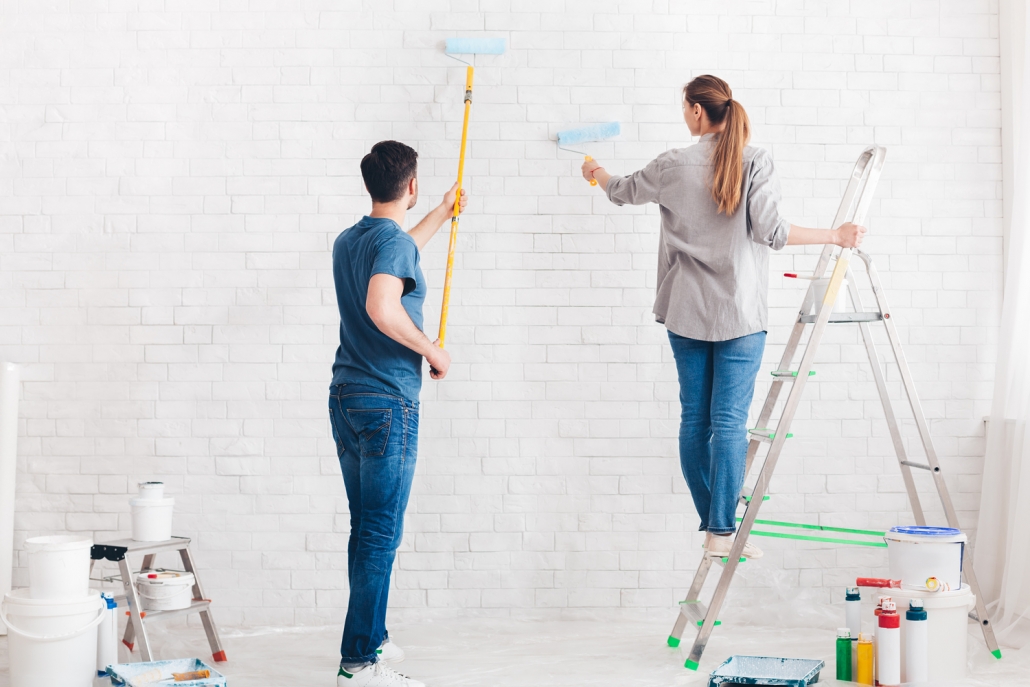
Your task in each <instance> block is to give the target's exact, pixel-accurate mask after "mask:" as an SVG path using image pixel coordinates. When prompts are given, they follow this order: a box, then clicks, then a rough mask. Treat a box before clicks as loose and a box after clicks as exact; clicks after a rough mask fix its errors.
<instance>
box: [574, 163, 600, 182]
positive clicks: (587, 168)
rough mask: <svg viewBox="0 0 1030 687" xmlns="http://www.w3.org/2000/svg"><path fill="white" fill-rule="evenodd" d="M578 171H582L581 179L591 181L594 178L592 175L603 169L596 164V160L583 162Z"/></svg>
mask: <svg viewBox="0 0 1030 687" xmlns="http://www.w3.org/2000/svg"><path fill="white" fill-rule="evenodd" d="M580 169H581V170H582V171H583V178H584V179H586V180H587V181H591V180H592V179H593V178H594V173H595V172H596V171H597V170H599V169H603V168H602V167H601V165H599V164H597V160H584V161H583V166H582V167H580Z"/></svg>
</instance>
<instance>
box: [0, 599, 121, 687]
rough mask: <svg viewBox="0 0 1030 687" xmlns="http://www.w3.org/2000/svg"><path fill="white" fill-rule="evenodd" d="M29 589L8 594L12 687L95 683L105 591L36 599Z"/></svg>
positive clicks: (3, 614)
mask: <svg viewBox="0 0 1030 687" xmlns="http://www.w3.org/2000/svg"><path fill="white" fill-rule="evenodd" d="M28 591H29V590H28V589H15V590H14V591H12V592H10V593H9V594H7V595H6V596H4V600H3V604H2V605H0V618H2V619H3V622H4V624H5V625H6V626H7V630H8V638H7V642H8V656H9V658H10V662H11V666H10V675H11V687H41V686H42V685H47V686H50V685H53V686H54V687H56V686H57V685H60V687H92V685H93V678H94V677H96V664H97V625H99V624H100V623H101V622H102V621H103V619H104V611H103V608H104V604H103V603H102V602H101V600H100V593H99V592H97V591H94V590H89V591H88V592H87V593H86V594H84V595H82V596H81V597H79V598H72V599H69V598H63V599H33V598H31V597H30V596H29V594H28Z"/></svg>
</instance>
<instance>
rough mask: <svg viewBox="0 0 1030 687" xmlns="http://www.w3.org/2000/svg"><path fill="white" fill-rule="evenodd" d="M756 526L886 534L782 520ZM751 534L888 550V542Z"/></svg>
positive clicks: (784, 534)
mask: <svg viewBox="0 0 1030 687" xmlns="http://www.w3.org/2000/svg"><path fill="white" fill-rule="evenodd" d="M742 521H743V518H737V522H742ZM755 524H756V525H769V526H772V527H786V528H792V529H802V530H817V531H823V532H842V533H844V534H854V535H858V536H862V537H882V536H884V534H886V533H885V532H880V531H877V530H856V529H852V528H850V527H830V526H829V525H809V524H807V523H801V522H784V521H782V520H755ZM751 534H753V535H755V536H757V537H775V538H777V539H795V540H797V541H815V542H824V543H827V544H850V545H852V546H872V547H874V548H881V549H885V548H887V542H884V541H862V540H861V539H841V538H839V537H813V536H810V535H807V534H792V533H789V532H769V531H766V530H751Z"/></svg>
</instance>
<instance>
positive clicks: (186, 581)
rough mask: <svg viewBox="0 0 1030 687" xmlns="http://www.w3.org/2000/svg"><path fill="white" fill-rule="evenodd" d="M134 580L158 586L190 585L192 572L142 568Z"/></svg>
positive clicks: (192, 579)
mask: <svg viewBox="0 0 1030 687" xmlns="http://www.w3.org/2000/svg"><path fill="white" fill-rule="evenodd" d="M136 581H137V582H139V583H141V584H149V585H151V586H158V587H192V586H193V584H194V578H193V573H188V572H177V571H175V570H144V571H142V572H140V573H138V574H137V575H136Z"/></svg>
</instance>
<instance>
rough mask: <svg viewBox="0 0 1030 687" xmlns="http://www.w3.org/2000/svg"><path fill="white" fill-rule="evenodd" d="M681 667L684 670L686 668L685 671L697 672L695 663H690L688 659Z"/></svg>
mask: <svg viewBox="0 0 1030 687" xmlns="http://www.w3.org/2000/svg"><path fill="white" fill-rule="evenodd" d="M683 667H684V668H687V669H689V670H697V661H691V660H690V659H689V658H688V659H687V662H686V663H684V664H683Z"/></svg>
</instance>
